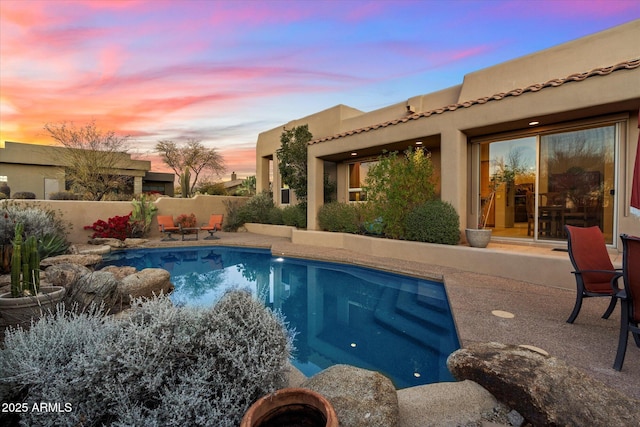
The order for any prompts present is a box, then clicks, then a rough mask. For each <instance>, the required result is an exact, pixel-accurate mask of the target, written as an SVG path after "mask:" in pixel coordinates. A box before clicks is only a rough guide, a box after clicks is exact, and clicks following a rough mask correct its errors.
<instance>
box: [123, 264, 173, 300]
mask: <svg viewBox="0 0 640 427" xmlns="http://www.w3.org/2000/svg"><path fill="white" fill-rule="evenodd" d="M173 289H174V286H173V283H171V275H170V274H169V272H168V271H167V270H164V269H162V268H145V269H144V270H142V271H138V272H137V273H134V274H131V275H129V276H127V277H125V278H124V279H122V281H121V282H120V285H119V286H118V292H119V293H120V294H121V295H122V296H123V297H125V298H127V297H131V298H137V297H148V298H151V297H153V296H154V295H160V294H161V293H163V294H165V295H167V294H169V293H171V292H172V291H173Z"/></svg>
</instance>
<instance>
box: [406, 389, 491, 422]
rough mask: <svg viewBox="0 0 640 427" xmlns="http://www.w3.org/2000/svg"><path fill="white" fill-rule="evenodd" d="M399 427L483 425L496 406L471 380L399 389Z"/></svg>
mask: <svg viewBox="0 0 640 427" xmlns="http://www.w3.org/2000/svg"><path fill="white" fill-rule="evenodd" d="M398 405H399V407H400V423H399V425H401V426H402V427H439V426H462V425H468V424H469V423H472V422H475V423H480V422H482V419H483V415H484V414H487V413H493V412H494V409H495V408H497V407H498V405H499V403H498V401H497V400H496V398H495V397H493V395H492V394H491V393H489V392H488V391H487V390H485V389H484V388H483V387H482V386H480V385H479V384H477V383H475V382H473V381H468V380H467V381H459V382H444V383H435V384H426V385H421V386H416V387H410V388H405V389H402V390H398Z"/></svg>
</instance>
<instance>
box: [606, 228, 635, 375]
mask: <svg viewBox="0 0 640 427" xmlns="http://www.w3.org/2000/svg"><path fill="white" fill-rule="evenodd" d="M620 238H621V239H622V248H623V249H622V277H623V279H624V280H623V282H624V289H623V290H620V291H618V293H617V296H618V298H620V308H621V310H620V312H621V317H620V338H619V339H618V351H617V353H616V360H615V362H614V363H613V369H615V370H616V371H619V370H621V369H622V363H623V362H624V356H625V353H626V352H627V340H628V338H629V332H631V334H632V335H633V339H634V340H635V342H636V345H637V346H638V347H640V327H638V322H640V237H633V236H628V235H626V234H622V235H621V236H620Z"/></svg>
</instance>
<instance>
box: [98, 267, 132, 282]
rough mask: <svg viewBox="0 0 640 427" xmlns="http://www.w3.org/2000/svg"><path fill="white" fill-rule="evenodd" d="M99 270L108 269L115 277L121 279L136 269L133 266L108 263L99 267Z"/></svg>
mask: <svg viewBox="0 0 640 427" xmlns="http://www.w3.org/2000/svg"><path fill="white" fill-rule="evenodd" d="M100 271H108V272H109V273H112V274H113V275H114V276H115V278H116V279H118V280H122V279H124V278H125V277H127V276H129V275H131V274H134V273H135V272H137V271H138V270H137V269H136V268H135V267H130V266H117V265H108V266H106V267H104V268H102V269H100Z"/></svg>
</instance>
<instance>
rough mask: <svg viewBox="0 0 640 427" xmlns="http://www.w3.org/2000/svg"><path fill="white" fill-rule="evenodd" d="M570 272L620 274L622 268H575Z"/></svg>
mask: <svg viewBox="0 0 640 427" xmlns="http://www.w3.org/2000/svg"><path fill="white" fill-rule="evenodd" d="M571 273H572V274H582V273H609V274H615V275H619V276H622V269H621V268H616V269H615V270H576V271H572V272H571Z"/></svg>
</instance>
